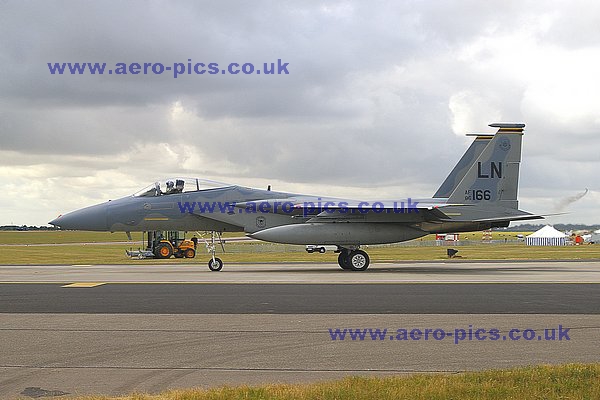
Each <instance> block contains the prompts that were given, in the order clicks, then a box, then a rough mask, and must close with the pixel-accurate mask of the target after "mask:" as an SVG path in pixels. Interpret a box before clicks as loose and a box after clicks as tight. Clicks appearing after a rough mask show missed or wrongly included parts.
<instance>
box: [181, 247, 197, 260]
mask: <svg viewBox="0 0 600 400" xmlns="http://www.w3.org/2000/svg"><path fill="white" fill-rule="evenodd" d="M183 255H184V256H185V258H194V257H196V251H195V250H194V249H186V251H184V252H183Z"/></svg>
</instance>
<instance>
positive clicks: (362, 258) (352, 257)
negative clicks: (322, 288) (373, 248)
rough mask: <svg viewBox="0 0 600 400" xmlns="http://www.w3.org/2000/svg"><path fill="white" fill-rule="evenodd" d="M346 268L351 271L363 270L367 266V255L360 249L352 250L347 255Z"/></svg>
mask: <svg viewBox="0 0 600 400" xmlns="http://www.w3.org/2000/svg"><path fill="white" fill-rule="evenodd" d="M347 260H348V268H349V269H350V270H351V271H364V270H366V269H367V268H369V263H370V262H371V260H369V255H368V254H367V253H365V252H364V251H362V250H354V251H352V252H350V254H349V255H348V258H347Z"/></svg>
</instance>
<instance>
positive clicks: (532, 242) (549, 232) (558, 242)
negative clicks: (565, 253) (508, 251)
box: [525, 225, 567, 246]
mask: <svg viewBox="0 0 600 400" xmlns="http://www.w3.org/2000/svg"><path fill="white" fill-rule="evenodd" d="M525 243H526V244H527V245H528V246H564V245H566V244H567V235H565V234H564V233H562V232H561V231H559V230H556V229H554V227H552V226H550V225H546V226H544V227H543V228H541V229H540V230H538V231H537V232H534V233H532V234H531V235H528V236H527V237H526V238H525Z"/></svg>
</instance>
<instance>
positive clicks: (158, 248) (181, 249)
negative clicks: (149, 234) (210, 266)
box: [149, 231, 196, 258]
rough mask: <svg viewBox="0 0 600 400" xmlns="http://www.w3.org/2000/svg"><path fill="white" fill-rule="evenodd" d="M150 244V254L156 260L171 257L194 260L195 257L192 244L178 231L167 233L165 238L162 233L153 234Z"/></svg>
mask: <svg viewBox="0 0 600 400" xmlns="http://www.w3.org/2000/svg"><path fill="white" fill-rule="evenodd" d="M149 242H150V240H149ZM152 244H153V246H152V252H153V253H154V256H155V257H156V258H170V257H171V256H174V257H175V258H183V257H185V258H194V257H195V256H196V248H195V246H194V242H192V241H191V240H187V239H185V237H183V235H180V233H179V231H167V232H166V237H165V236H164V235H163V232H155V237H154V239H153V240H152Z"/></svg>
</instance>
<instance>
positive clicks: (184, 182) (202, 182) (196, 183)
mask: <svg viewBox="0 0 600 400" xmlns="http://www.w3.org/2000/svg"><path fill="white" fill-rule="evenodd" d="M228 186H231V185H229V184H227V183H222V182H216V181H210V180H207V179H197V178H168V179H163V180H161V181H157V182H154V183H153V184H152V185H150V186H148V187H145V188H144V189H142V190H140V191H139V192H137V193H134V194H133V196H134V197H156V196H168V195H171V194H178V193H187V192H197V191H199V190H206V189H218V188H223V187H228Z"/></svg>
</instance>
